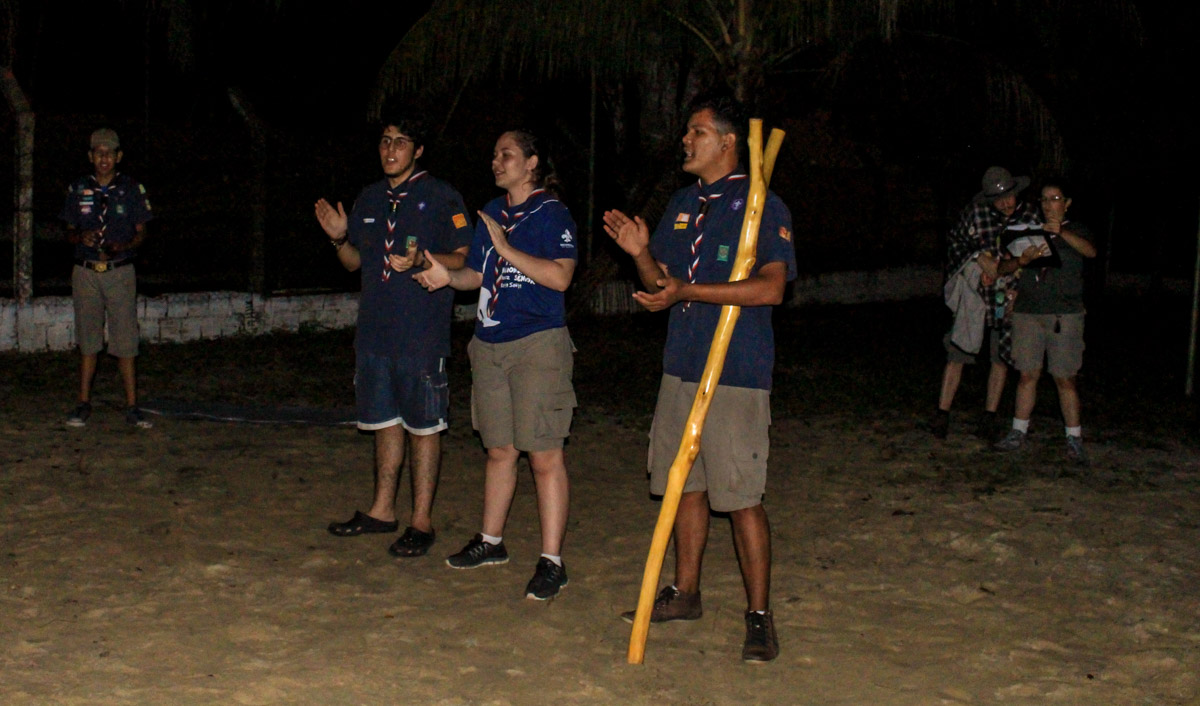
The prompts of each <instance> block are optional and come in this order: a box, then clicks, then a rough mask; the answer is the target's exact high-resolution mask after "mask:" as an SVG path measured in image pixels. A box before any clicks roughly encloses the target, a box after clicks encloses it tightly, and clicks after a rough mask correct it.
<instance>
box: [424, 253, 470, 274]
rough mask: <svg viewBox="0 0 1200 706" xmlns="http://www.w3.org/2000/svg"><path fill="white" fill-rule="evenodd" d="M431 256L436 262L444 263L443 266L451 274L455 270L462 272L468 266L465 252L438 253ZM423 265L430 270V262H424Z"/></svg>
mask: <svg viewBox="0 0 1200 706" xmlns="http://www.w3.org/2000/svg"><path fill="white" fill-rule="evenodd" d="M429 254H430V256H432V257H433V259H434V260H437V261H438V262H440V263H442V265H443V266H445V268H446V269H447V270H450V271H451V272H453V271H454V270H461V269H462V268H463V267H464V266H465V265H466V264H467V253H466V252H463V251H459V250H455V251H454V252H436V253H429ZM421 265H422V266H423V267H424V268H425V269H429V263H428V262H422V263H421Z"/></svg>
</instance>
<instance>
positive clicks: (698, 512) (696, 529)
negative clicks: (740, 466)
mask: <svg viewBox="0 0 1200 706" xmlns="http://www.w3.org/2000/svg"><path fill="white" fill-rule="evenodd" d="M673 534H674V535H675V588H678V589H679V590H680V591H682V592H684V593H695V592H697V591H699V590H700V565H701V563H702V561H703V559H704V548H705V547H706V546H707V545H708V492H707V491H699V492H692V493H684V494H683V496H682V497H681V498H680V499H679V510H678V511H677V512H676V514H675V529H674V532H673Z"/></svg>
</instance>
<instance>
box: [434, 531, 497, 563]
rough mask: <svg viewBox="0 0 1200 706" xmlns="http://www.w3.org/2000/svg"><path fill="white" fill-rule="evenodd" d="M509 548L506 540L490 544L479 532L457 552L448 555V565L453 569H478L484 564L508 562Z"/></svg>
mask: <svg viewBox="0 0 1200 706" xmlns="http://www.w3.org/2000/svg"><path fill="white" fill-rule="evenodd" d="M507 563H508V550H507V549H505V548H504V542H500V543H499V544H488V543H487V542H485V541H483V535H482V534H477V535H475V536H474V537H472V538H471V541H469V542H467V546H465V547H463V548H462V551H460V552H458V553H457V554H451V555H450V556H448V557H446V565H447V566H449V567H451V568H453V569H476V568H479V567H480V566H483V565H484V564H507Z"/></svg>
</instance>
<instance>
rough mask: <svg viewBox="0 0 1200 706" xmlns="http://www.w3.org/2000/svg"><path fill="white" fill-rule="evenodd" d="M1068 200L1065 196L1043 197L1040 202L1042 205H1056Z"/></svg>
mask: <svg viewBox="0 0 1200 706" xmlns="http://www.w3.org/2000/svg"><path fill="white" fill-rule="evenodd" d="M1066 198H1067V197H1065V196H1043V197H1042V198H1041V199H1039V200H1040V201H1041V202H1042V203H1056V202H1058V201H1065V200H1066Z"/></svg>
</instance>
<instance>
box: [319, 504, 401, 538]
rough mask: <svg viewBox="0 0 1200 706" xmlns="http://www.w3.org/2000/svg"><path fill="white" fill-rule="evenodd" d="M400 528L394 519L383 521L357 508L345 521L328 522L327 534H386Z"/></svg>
mask: <svg viewBox="0 0 1200 706" xmlns="http://www.w3.org/2000/svg"><path fill="white" fill-rule="evenodd" d="M398 529H400V523H399V522H398V521H396V520H392V521H391V522H384V521H383V520H377V519H375V518H374V517H371V516H370V515H364V514H363V513H361V512H359V511H358V510H355V511H354V517H352V518H350V519H349V520H347V521H346V522H331V523H330V524H329V534H332V535H334V536H335V537H357V536H358V535H360V534H387V533H388V532H395V531H396V530H398Z"/></svg>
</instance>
